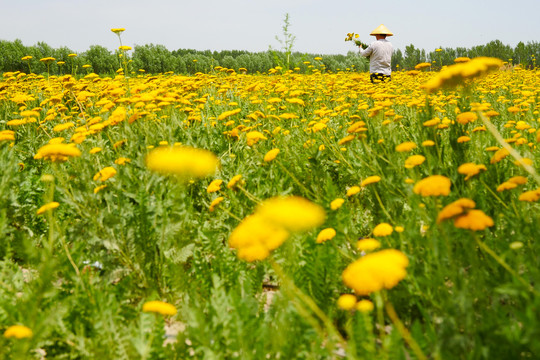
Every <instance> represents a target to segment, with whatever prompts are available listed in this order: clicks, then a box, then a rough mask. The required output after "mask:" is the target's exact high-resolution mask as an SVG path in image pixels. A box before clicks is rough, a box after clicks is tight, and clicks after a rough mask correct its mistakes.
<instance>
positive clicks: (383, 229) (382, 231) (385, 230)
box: [373, 223, 394, 237]
mask: <svg viewBox="0 0 540 360" xmlns="http://www.w3.org/2000/svg"><path fill="white" fill-rule="evenodd" d="M393 232H394V228H393V227H392V225H390V224H388V223H380V224H379V225H377V226H375V229H373V236H379V237H382V236H388V235H391V234H392V233H393Z"/></svg>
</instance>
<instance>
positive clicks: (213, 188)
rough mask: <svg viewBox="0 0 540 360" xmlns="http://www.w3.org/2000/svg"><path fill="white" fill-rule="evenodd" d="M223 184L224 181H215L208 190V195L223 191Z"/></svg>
mask: <svg viewBox="0 0 540 360" xmlns="http://www.w3.org/2000/svg"><path fill="white" fill-rule="evenodd" d="M222 183H223V180H220V179H215V180H213V181H212V182H211V183H210V185H208V187H207V188H206V192H207V193H209V194H210V193H213V192H217V191H219V190H221V184H222Z"/></svg>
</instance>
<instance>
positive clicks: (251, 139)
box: [246, 131, 267, 146]
mask: <svg viewBox="0 0 540 360" xmlns="http://www.w3.org/2000/svg"><path fill="white" fill-rule="evenodd" d="M246 139H247V144H248V145H249V146H253V145H255V144H256V143H258V142H259V140H266V139H267V138H266V136H264V135H263V134H262V133H260V132H258V131H250V132H248V133H247V134H246Z"/></svg>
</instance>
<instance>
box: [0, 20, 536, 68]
mask: <svg viewBox="0 0 540 360" xmlns="http://www.w3.org/2000/svg"><path fill="white" fill-rule="evenodd" d="M283 31H284V35H283V36H284V39H282V40H281V41H282V45H283V47H282V49H280V50H275V49H272V48H270V49H269V50H268V51H264V52H249V51H244V50H222V51H211V50H195V49H178V50H173V51H170V50H169V49H167V48H166V47H165V46H163V45H156V44H146V45H135V46H134V47H133V50H132V51H129V52H128V56H129V58H130V60H131V63H130V71H132V72H134V73H138V72H139V70H144V71H145V72H146V73H150V74H158V73H165V72H168V71H173V72H175V73H177V74H195V73H197V72H202V73H209V72H212V71H214V69H215V67H216V66H221V67H224V68H228V69H234V70H235V71H238V70H239V69H240V68H245V69H247V72H248V73H251V74H253V73H265V72H267V71H268V70H269V69H271V68H274V67H276V66H281V67H282V68H283V69H284V71H286V70H288V69H290V70H294V69H296V71H299V72H301V73H308V72H311V71H312V70H313V69H314V68H318V69H319V70H322V71H326V72H337V71H344V70H348V71H367V70H368V68H369V66H368V60H367V59H366V58H362V57H361V56H359V55H358V54H357V53H356V52H355V51H349V52H348V53H347V55H325V54H306V53H300V52H294V51H293V45H294V37H293V35H291V34H290V32H289V30H288V27H285V26H284V28H283ZM0 53H1V54H2V56H1V57H0V73H1V72H8V71H21V72H26V73H28V72H30V71H31V72H34V73H37V74H41V73H46V72H47V67H46V66H45V64H43V63H41V62H40V61H39V59H41V58H44V57H48V56H52V57H54V58H55V59H56V61H64V62H65V64H64V65H63V66H59V65H58V64H57V63H52V64H51V65H50V72H51V74H55V75H63V74H72V73H78V74H86V73H89V72H94V73H97V74H114V73H115V71H116V70H118V69H119V68H120V67H121V66H120V61H119V59H118V54H117V53H116V52H112V51H110V50H108V49H107V48H105V47H103V46H100V45H92V46H90V48H89V49H88V50H86V51H85V52H82V53H80V54H78V56H77V57H74V58H70V57H69V56H68V55H69V54H71V53H75V51H72V50H71V49H69V48H67V47H61V48H58V49H55V48H52V47H51V46H49V45H47V44H46V43H44V42H38V43H37V44H35V45H32V46H25V45H23V43H22V42H21V40H18V39H17V40H15V41H6V40H0ZM27 55H30V56H32V59H31V60H30V61H29V62H28V61H23V60H21V59H22V58H23V57H24V56H27ZM462 56H467V57H470V58H473V57H477V56H491V57H497V58H500V59H502V60H504V61H508V62H509V63H511V64H513V65H518V64H521V65H522V66H523V67H526V68H533V67H535V66H536V59H538V58H540V43H539V42H535V41H533V42H527V44H524V43H523V42H520V43H518V44H517V45H516V47H515V48H512V47H511V46H509V45H504V44H503V43H502V42H501V41H499V40H494V41H491V42H489V43H488V44H486V45H480V46H475V47H472V48H470V49H467V48H462V47H458V48H455V49H453V48H442V51H440V52H437V51H436V50H435V49H434V50H433V51H429V52H428V51H426V50H424V49H419V48H416V47H415V46H414V45H413V44H410V45H408V46H406V47H405V51H404V52H403V51H401V49H397V50H395V51H394V55H393V57H392V69H393V70H394V71H395V70H402V69H405V70H410V69H413V68H414V66H415V65H416V64H418V63H421V62H433V61H435V62H434V63H433V64H434V65H433V69H438V68H440V67H441V66H444V65H451V64H453V63H454V59H455V58H457V57H462ZM315 57H322V60H321V61H318V62H316V64H311V65H313V67H309V64H306V62H311V63H313V62H314V61H313V59H314V58H315ZM29 65H30V69H31V70H29ZM83 65H90V66H91V67H90V68H88V69H84V68H83ZM321 65H324V66H321ZM298 69H299V70H298Z"/></svg>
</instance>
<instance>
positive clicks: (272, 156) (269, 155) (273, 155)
mask: <svg viewBox="0 0 540 360" xmlns="http://www.w3.org/2000/svg"><path fill="white" fill-rule="evenodd" d="M278 154H279V149H272V150H270V151H268V152H267V153H266V155H264V159H263V160H264V161H265V162H269V161H272V160H274V159H275V158H276V156H277V155H278Z"/></svg>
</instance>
